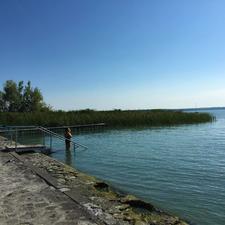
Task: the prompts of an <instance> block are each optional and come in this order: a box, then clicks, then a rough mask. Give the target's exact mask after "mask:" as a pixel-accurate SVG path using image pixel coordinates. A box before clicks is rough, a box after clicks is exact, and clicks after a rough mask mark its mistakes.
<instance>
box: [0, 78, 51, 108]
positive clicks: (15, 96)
mask: <svg viewBox="0 0 225 225" xmlns="http://www.w3.org/2000/svg"><path fill="white" fill-rule="evenodd" d="M0 104H1V105H0V111H1V112H35V111H46V110H50V107H49V106H46V104H45V103H44V102H43V96H42V94H41V91H40V90H39V89H38V88H37V87H35V88H32V86H31V82H30V81H28V82H27V84H26V85H25V86H24V84H23V81H19V82H18V84H17V83H15V82H14V81H12V80H7V81H6V83H5V84H4V88H3V91H0Z"/></svg>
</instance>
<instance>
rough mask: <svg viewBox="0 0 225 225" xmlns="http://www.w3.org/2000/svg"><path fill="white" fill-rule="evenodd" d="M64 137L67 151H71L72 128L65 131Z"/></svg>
mask: <svg viewBox="0 0 225 225" xmlns="http://www.w3.org/2000/svg"><path fill="white" fill-rule="evenodd" d="M64 137H65V144H66V150H69V149H70V142H71V141H70V139H71V138H72V134H71V130H70V128H66V129H65V134H64Z"/></svg>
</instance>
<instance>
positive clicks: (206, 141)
mask: <svg viewBox="0 0 225 225" xmlns="http://www.w3.org/2000/svg"><path fill="white" fill-rule="evenodd" d="M210 113H212V114H213V115H215V116H216V117H217V121H216V122H213V123H207V124H200V125H185V126H176V127H166V128H165V127H164V128H160V127H157V128H143V129H122V130H105V131H102V132H94V133H93V132H92V133H81V134H77V135H76V136H75V137H74V140H76V141H78V142H80V143H83V144H85V145H87V146H88V147H89V149H88V150H87V151H80V152H77V153H76V155H75V156H74V155H72V157H70V155H65V154H64V151H57V152H56V153H54V154H53V155H52V156H53V157H55V158H57V159H59V160H62V161H65V162H67V163H69V164H72V165H73V166H74V167H76V168H77V169H79V170H81V171H84V172H87V173H88V174H91V175H94V176H96V177H98V178H101V179H103V180H105V181H107V182H108V183H110V184H111V185H113V186H114V187H117V188H119V189H120V190H121V191H124V192H127V193H130V194H134V195H136V196H138V197H140V198H142V199H144V200H145V201H149V202H151V203H153V204H154V205H156V206H158V207H160V208H162V209H164V210H165V211H167V212H169V213H172V214H175V215H177V216H179V217H181V218H183V219H186V220H187V221H190V222H191V223H192V224H196V225H197V224H198V225H224V224H225V110H215V111H210ZM55 147H56V148H63V146H62V144H61V146H60V143H55Z"/></svg>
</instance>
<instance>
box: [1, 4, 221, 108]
mask: <svg viewBox="0 0 225 225" xmlns="http://www.w3.org/2000/svg"><path fill="white" fill-rule="evenodd" d="M8 79H12V80H15V81H19V80H24V81H28V80H30V81H31V83H32V85H33V86H37V87H39V88H40V89H41V91H42V93H43V95H44V100H45V102H47V103H49V104H50V105H52V106H53V107H54V108H55V109H65V110H70V109H84V108H92V109H115V108H121V109H147V108H183V107H196V106H197V107H203V106H225V1H224V0H107V1H106V0H1V1H0V85H1V87H2V85H3V83H4V82H5V81H6V80H8Z"/></svg>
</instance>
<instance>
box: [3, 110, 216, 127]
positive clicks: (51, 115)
mask: <svg viewBox="0 0 225 225" xmlns="http://www.w3.org/2000/svg"><path fill="white" fill-rule="evenodd" d="M213 120H214V117H213V116H211V115H210V114H208V113H187V112H181V111H170V110H146V111H141V110H127V111H121V110H113V111H94V110H80V111H69V112H64V111H50V112H33V113H19V112H14V113H12V112H11V113H9V112H8V113H6V112H4V113H0V125H40V126H67V125H68V126H72V125H78V124H79V125H80V124H93V123H102V122H103V123H106V124H107V125H108V126H171V125H178V124H196V123H205V122H212V121H213Z"/></svg>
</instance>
